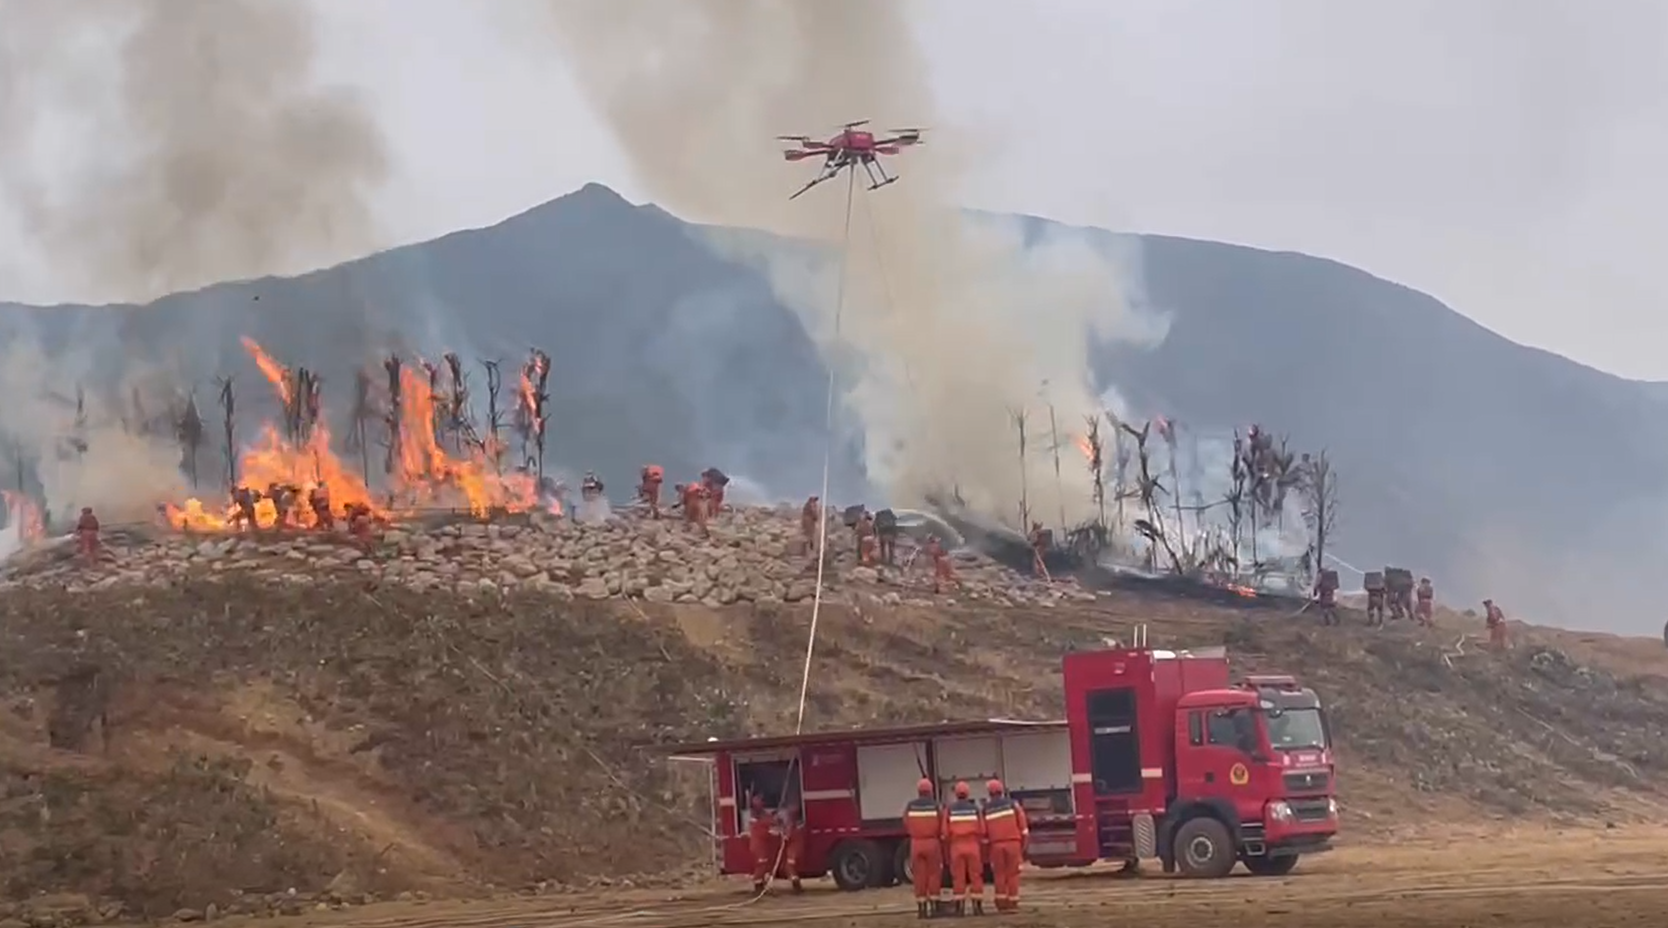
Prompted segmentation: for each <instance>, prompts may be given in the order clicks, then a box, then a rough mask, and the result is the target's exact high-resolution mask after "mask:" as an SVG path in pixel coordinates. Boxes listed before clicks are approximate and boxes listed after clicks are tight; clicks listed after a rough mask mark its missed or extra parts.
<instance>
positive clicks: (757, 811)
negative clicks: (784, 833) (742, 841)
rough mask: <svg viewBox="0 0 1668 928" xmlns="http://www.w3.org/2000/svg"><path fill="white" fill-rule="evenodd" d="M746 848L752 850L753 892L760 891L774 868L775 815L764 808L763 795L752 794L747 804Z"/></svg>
mask: <svg viewBox="0 0 1668 928" xmlns="http://www.w3.org/2000/svg"><path fill="white" fill-rule="evenodd" d="M748 812H749V813H750V814H749V815H748V821H747V849H748V850H750V851H752V852H753V892H755V893H762V892H764V891H765V886H766V884H768V883H769V882H770V877H771V875H772V872H773V871H774V870H775V869H776V835H774V834H773V833H772V830H773V826H774V825H775V824H776V817H775V816H773V815H771V814H770V810H769V809H767V808H765V801H764V797H763V796H760V795H759V794H757V793H754V794H753V801H752V802H751V803H750V804H749V805H748Z"/></svg>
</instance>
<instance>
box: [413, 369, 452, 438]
mask: <svg viewBox="0 0 1668 928" xmlns="http://www.w3.org/2000/svg"><path fill="white" fill-rule="evenodd" d="M417 363H418V364H419V365H421V366H422V368H423V378H424V380H425V381H426V382H427V383H428V390H429V397H430V398H431V400H432V399H438V398H439V397H440V368H438V367H436V366H435V365H434V364H432V363H430V362H429V361H427V360H424V359H422V358H419V359H418V360H417ZM428 428H429V436H430V437H431V438H432V439H433V441H434V443H435V444H437V445H444V444H446V404H445V403H438V402H431V403H430V406H429V424H428Z"/></svg>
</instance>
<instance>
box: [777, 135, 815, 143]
mask: <svg viewBox="0 0 1668 928" xmlns="http://www.w3.org/2000/svg"><path fill="white" fill-rule="evenodd" d="M776 141H778V142H798V143H799V144H801V145H804V144H807V143H809V142H810V141H811V137H810V136H808V135H778V136H777V137H776Z"/></svg>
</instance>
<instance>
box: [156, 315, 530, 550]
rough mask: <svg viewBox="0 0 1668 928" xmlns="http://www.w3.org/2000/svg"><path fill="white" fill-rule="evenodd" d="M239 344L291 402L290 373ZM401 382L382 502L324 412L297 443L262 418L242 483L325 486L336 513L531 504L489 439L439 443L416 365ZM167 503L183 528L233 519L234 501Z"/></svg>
mask: <svg viewBox="0 0 1668 928" xmlns="http://www.w3.org/2000/svg"><path fill="white" fill-rule="evenodd" d="M243 345H244V348H245V349H247V350H248V351H249V354H250V356H251V357H252V358H254V361H255V365H256V366H257V367H258V368H260V371H261V373H262V374H264V375H265V376H266V378H267V380H269V381H270V382H271V383H272V385H273V387H274V389H276V390H277V391H278V395H279V397H280V398H281V399H284V400H285V401H286V402H288V400H289V396H290V384H289V380H288V374H289V372H288V371H287V370H286V369H285V367H284V366H283V365H282V364H279V363H278V362H277V361H276V360H274V359H273V358H272V357H271V356H270V355H268V354H267V353H266V352H265V351H264V350H263V349H262V348H261V346H260V345H258V344H256V343H255V342H254V341H253V340H252V339H249V338H245V339H243ZM400 388H401V391H402V396H403V398H404V402H403V403H402V404H401V414H400V419H401V422H400V447H399V449H398V450H399V453H398V455H397V461H396V468H397V472H396V473H394V474H391V475H390V477H391V486H392V491H393V492H392V493H391V495H390V498H389V499H388V500H386V501H385V502H378V500H377V499H376V497H375V496H374V495H373V494H372V492H371V488H370V486H369V485H368V484H367V483H366V481H365V477H364V475H362V474H359V473H356V472H355V471H354V470H353V469H352V468H350V467H349V466H348V465H346V464H345V463H343V462H342V460H341V459H340V458H338V457H337V456H336V454H335V453H334V451H332V450H331V447H330V444H331V442H330V429H329V426H328V425H327V424H326V423H325V421H324V419H323V418H322V417H321V418H320V420H319V421H318V422H317V423H316V424H315V425H314V426H313V428H312V431H311V433H310V434H309V435H308V437H307V439H306V440H305V441H304V442H302V443H301V444H299V445H297V444H296V443H293V442H291V441H289V440H288V439H286V438H285V437H284V436H283V435H281V434H279V432H278V430H277V428H275V427H274V426H273V425H272V424H271V423H266V424H263V425H262V426H261V431H260V434H259V435H258V436H257V437H256V439H255V442H254V444H253V445H252V446H251V447H250V448H249V449H248V450H247V451H245V452H244V454H243V458H242V462H241V463H242V468H241V474H242V483H243V485H244V486H247V487H250V488H251V489H257V490H265V489H266V488H267V487H269V486H272V485H274V484H276V485H281V486H285V485H287V486H295V487H299V488H300V489H301V492H302V501H303V502H304V501H305V499H306V494H307V493H308V492H310V491H311V490H313V489H314V488H316V487H321V486H322V487H324V488H326V489H327V490H328V492H329V496H330V505H331V509H332V510H333V511H334V512H338V513H339V512H341V511H342V510H343V509H344V507H346V506H347V505H351V504H358V505H360V506H364V507H365V508H366V509H367V510H369V512H370V514H371V516H372V517H373V518H382V519H386V518H389V517H390V516H393V515H396V514H398V513H397V512H395V511H393V510H392V509H391V507H398V509H399V511H400V512H410V511H412V510H416V509H419V508H424V507H442V506H459V507H461V506H467V507H468V509H469V511H470V513H471V514H473V515H475V516H485V515H487V514H488V513H489V512H490V511H491V510H493V509H499V510H507V511H511V512H522V511H526V510H528V509H530V508H532V507H533V505H534V504H535V503H536V497H537V493H536V487H535V485H534V481H533V478H531V477H529V476H526V475H524V474H510V475H500V474H498V473H497V472H496V471H495V470H494V469H493V467H492V464H491V458H492V454H493V452H494V451H495V450H496V449H494V448H493V447H491V445H490V441H489V442H488V447H486V448H484V449H472V453H470V454H469V455H468V456H467V457H464V458H461V459H460V458H456V457H453V456H452V455H449V454H448V453H447V452H446V451H445V450H444V449H443V448H441V447H440V444H439V442H438V441H437V440H436V438H435V429H434V423H435V397H434V391H433V390H432V389H430V387H429V383H428V380H427V379H426V378H425V377H420V376H418V374H417V371H416V369H415V368H413V367H405V368H403V369H402V370H401V372H400ZM164 510H165V512H166V513H167V518H168V521H169V523H170V524H172V525H173V526H174V527H175V528H180V529H190V530H194V531H225V530H228V529H231V528H232V527H233V526H234V525H235V524H236V519H235V516H236V514H237V511H236V507H235V505H205V504H204V503H203V502H202V501H201V500H197V499H188V500H186V501H185V503H184V504H183V505H179V506H175V505H173V504H167V505H165V506H164ZM292 516H293V517H294V518H295V520H296V521H297V523H298V524H299V525H300V526H302V527H312V526H314V525H316V523H317V516H316V515H315V514H314V512H313V510H312V508H311V507H310V506H306V505H297V506H295V507H294V512H293V513H292ZM277 519H278V512H277V507H276V505H275V504H274V503H273V502H272V501H271V500H269V499H262V500H260V501H259V502H258V503H256V506H255V522H256V524H257V525H258V526H260V527H263V528H270V527H272V526H273V525H275V524H276V523H277Z"/></svg>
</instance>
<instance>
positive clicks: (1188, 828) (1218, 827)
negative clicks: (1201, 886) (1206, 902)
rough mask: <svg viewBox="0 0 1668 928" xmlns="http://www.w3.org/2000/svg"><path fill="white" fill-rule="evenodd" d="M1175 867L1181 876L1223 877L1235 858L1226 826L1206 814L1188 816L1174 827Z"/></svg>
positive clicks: (1200, 877)
mask: <svg viewBox="0 0 1668 928" xmlns="http://www.w3.org/2000/svg"><path fill="white" fill-rule="evenodd" d="M1174 847H1175V849H1176V866H1177V868H1178V869H1179V870H1181V874H1182V876H1184V877H1189V878H1193V879H1206V880H1214V879H1220V878H1221V877H1225V876H1227V875H1228V874H1229V873H1230V872H1231V871H1232V870H1233V869H1234V864H1236V863H1238V860H1237V859H1236V858H1235V856H1234V839H1233V835H1231V834H1229V833H1228V826H1227V825H1224V824H1222V823H1221V822H1219V821H1217V820H1216V819H1214V818H1210V817H1209V816H1200V817H1198V818H1192V819H1188V820H1187V821H1185V822H1183V823H1182V825H1181V827H1180V828H1178V829H1176V838H1175V843H1174Z"/></svg>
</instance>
